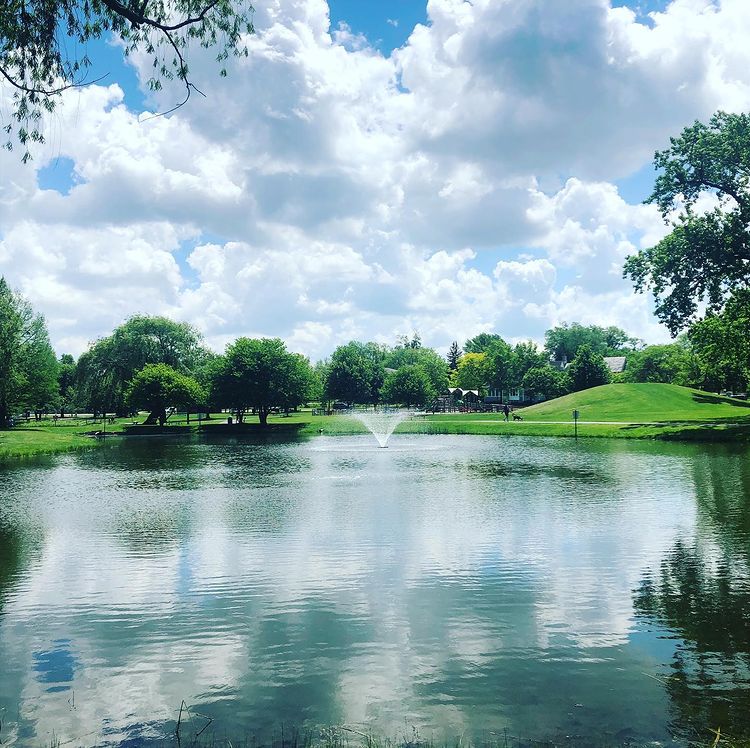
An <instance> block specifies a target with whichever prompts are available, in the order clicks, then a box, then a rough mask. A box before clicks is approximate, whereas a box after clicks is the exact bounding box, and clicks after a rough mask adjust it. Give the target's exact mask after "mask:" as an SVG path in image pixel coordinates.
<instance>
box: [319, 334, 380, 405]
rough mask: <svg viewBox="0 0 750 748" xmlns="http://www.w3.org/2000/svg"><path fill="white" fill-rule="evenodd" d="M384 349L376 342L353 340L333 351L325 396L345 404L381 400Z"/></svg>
mask: <svg viewBox="0 0 750 748" xmlns="http://www.w3.org/2000/svg"><path fill="white" fill-rule="evenodd" d="M384 356H385V354H384V351H383V349H382V347H381V346H379V345H377V344H376V343H360V342H358V341H356V340H352V341H351V342H350V343H347V344H346V345H340V346H339V347H338V348H336V350H335V351H334V352H333V355H332V356H331V361H330V364H329V367H328V373H327V378H326V382H325V388H324V389H325V397H326V398H327V399H329V400H342V401H344V402H346V403H350V404H351V403H362V404H368V403H378V402H379V400H380V388H381V387H382V386H383V380H384V378H385V364H384Z"/></svg>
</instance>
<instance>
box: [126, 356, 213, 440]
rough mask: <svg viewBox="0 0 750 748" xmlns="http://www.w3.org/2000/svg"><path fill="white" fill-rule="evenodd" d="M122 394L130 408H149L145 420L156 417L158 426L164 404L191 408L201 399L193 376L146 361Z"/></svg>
mask: <svg viewBox="0 0 750 748" xmlns="http://www.w3.org/2000/svg"><path fill="white" fill-rule="evenodd" d="M126 397H127V400H128V402H129V403H130V405H131V407H132V408H133V409H135V410H148V411H150V415H149V418H148V419H147V420H146V423H156V420H157V419H158V421H159V425H160V426H163V425H164V424H165V423H166V422H167V408H169V407H176V408H192V407H195V406H196V405H198V404H200V403H201V402H202V401H203V400H204V399H205V395H204V392H203V390H202V389H201V386H200V385H199V384H198V382H196V381H195V379H193V378H192V377H190V376H188V375H186V374H181V373H180V372H179V371H176V370H175V369H173V368H172V367H171V366H169V365H168V364H146V366H144V367H143V368H142V369H141V370H140V371H139V372H138V373H137V374H136V375H135V376H134V377H133V379H132V381H131V382H130V384H129V385H128V389H127V395H126Z"/></svg>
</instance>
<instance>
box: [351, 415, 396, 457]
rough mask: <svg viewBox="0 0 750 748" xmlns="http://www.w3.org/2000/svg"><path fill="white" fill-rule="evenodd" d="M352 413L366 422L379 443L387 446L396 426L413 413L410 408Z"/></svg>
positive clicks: (359, 419) (362, 421) (354, 416)
mask: <svg viewBox="0 0 750 748" xmlns="http://www.w3.org/2000/svg"><path fill="white" fill-rule="evenodd" d="M350 415H351V417H352V418H356V419H357V420H358V421H359V422H360V423H362V424H364V425H365V427H366V428H367V430H368V431H369V432H370V433H371V434H372V435H373V436H374V437H375V438H376V439H377V440H378V444H379V445H380V446H381V447H383V448H385V447H386V446H388V439H390V436H391V434H392V433H393V431H394V429H395V428H396V426H398V425H399V423H401V421H403V420H405V419H406V418H408V417H409V416H410V415H411V414H410V413H409V411H408V410H393V409H381V410H353V411H352V412H351V414H350Z"/></svg>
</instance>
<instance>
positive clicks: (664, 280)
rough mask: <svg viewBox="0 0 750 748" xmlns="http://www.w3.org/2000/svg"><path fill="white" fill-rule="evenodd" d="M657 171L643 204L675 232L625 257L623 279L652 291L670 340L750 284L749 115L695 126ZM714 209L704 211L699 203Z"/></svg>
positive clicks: (673, 143) (720, 116) (663, 154)
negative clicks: (707, 201)
mask: <svg viewBox="0 0 750 748" xmlns="http://www.w3.org/2000/svg"><path fill="white" fill-rule="evenodd" d="M654 166H655V167H656V169H658V170H659V171H660V173H659V175H658V177H657V178H656V183H655V186H654V191H653V193H652V194H651V196H650V197H649V198H648V200H647V201H646V202H649V203H654V204H655V205H657V207H658V208H659V211H660V212H661V214H662V217H663V218H664V220H665V222H666V223H667V224H669V225H671V227H672V231H671V232H670V233H669V234H668V235H667V236H666V237H665V238H664V239H662V240H661V241H660V242H658V243H657V244H656V245H654V246H653V247H650V248H648V249H644V250H642V251H640V252H638V253H636V254H634V255H631V256H630V257H628V259H627V261H626V263H625V268H624V275H625V277H628V278H630V279H631V280H632V281H633V283H634V285H635V288H636V290H637V291H640V292H643V291H646V290H650V291H651V292H652V293H653V296H654V299H655V301H656V315H657V316H658V317H659V319H660V320H661V321H662V322H664V324H665V325H666V326H667V327H668V328H669V330H670V331H671V332H672V334H673V335H674V334H676V333H677V332H679V331H680V330H681V329H684V328H685V327H687V326H688V325H689V324H690V323H691V322H693V321H695V320H696V319H697V317H698V313H699V310H700V308H701V304H702V303H705V304H706V305H707V308H708V311H710V312H719V311H721V309H722V308H723V307H724V305H725V303H726V301H727V298H728V296H729V295H730V293H731V292H732V291H733V290H735V289H738V288H747V286H748V281H750V235H749V234H748V226H749V225H750V193H749V192H748V188H749V187H750V116H748V115H746V114H728V113H726V112H717V113H716V114H715V115H714V116H713V117H712V118H711V120H710V121H709V123H708V124H707V125H706V124H703V123H701V122H695V123H694V124H693V125H691V126H690V127H686V128H685V129H684V130H683V131H682V133H681V134H680V135H679V136H678V137H676V138H670V147H669V148H667V149H666V150H663V151H659V152H657V153H656V154H655V156H654ZM706 195H712V196H713V197H714V198H715V200H716V203H717V204H716V205H715V206H714V207H713V208H712V209H710V210H708V211H706V212H701V210H700V209H699V204H698V201H699V199H700V198H702V197H704V196H706Z"/></svg>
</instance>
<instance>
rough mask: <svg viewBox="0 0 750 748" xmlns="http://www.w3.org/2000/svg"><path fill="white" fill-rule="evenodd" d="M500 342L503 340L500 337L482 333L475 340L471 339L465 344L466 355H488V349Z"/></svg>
mask: <svg viewBox="0 0 750 748" xmlns="http://www.w3.org/2000/svg"><path fill="white" fill-rule="evenodd" d="M498 340H502V338H501V337H500V336H499V335H496V334H494V333H490V332H480V333H479V335H475V336H474V337H473V338H469V339H468V340H467V341H466V342H465V343H464V353H486V352H487V349H488V348H489V347H490V346H491V345H492V344H493V343H496V342H497V341H498Z"/></svg>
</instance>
